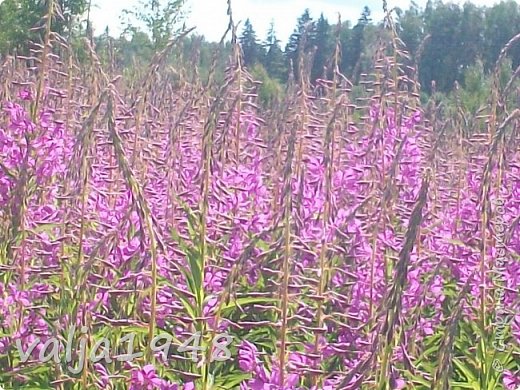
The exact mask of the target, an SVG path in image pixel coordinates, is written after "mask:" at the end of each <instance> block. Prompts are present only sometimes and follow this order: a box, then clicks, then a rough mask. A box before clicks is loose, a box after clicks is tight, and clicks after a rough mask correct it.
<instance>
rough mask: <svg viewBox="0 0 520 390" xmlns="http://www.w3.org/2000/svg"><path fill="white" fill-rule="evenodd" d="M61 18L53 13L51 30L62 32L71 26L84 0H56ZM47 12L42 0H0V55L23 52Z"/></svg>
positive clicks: (37, 33)
mask: <svg viewBox="0 0 520 390" xmlns="http://www.w3.org/2000/svg"><path fill="white" fill-rule="evenodd" d="M56 4H57V6H58V7H59V10H60V13H61V15H62V16H63V17H59V16H58V15H55V17H54V19H53V25H52V29H53V31H54V32H56V33H58V34H62V35H63V34H64V33H65V32H67V31H68V28H69V26H71V27H74V23H73V22H76V21H77V20H76V19H77V18H78V17H80V16H82V15H83V14H84V13H85V11H86V7H87V1H86V0H59V1H57V2H56ZM46 12H47V4H46V1H38V0H4V1H2V2H0V54H5V53H7V52H13V51H15V50H16V51H18V52H24V53H26V52H27V51H28V48H29V42H30V41H38V40H39V39H40V34H41V31H40V30H37V29H35V28H37V27H42V26H43V24H44V21H43V18H44V16H45V14H46Z"/></svg>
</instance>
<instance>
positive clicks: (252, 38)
mask: <svg viewBox="0 0 520 390" xmlns="http://www.w3.org/2000/svg"><path fill="white" fill-rule="evenodd" d="M43 3H44V2H40V1H35V0H5V1H4V2H3V3H2V4H0V53H2V54H3V55H4V56H5V55H6V54H8V53H15V52H18V53H23V52H26V51H27V50H28V45H27V42H28V41H29V40H32V41H35V42H38V29H37V28H36V29H35V28H34V27H35V26H36V27H38V26H42V25H43V24H44V23H45V20H44V19H45V18H44V17H43V15H44V10H45V4H43ZM57 3H58V4H60V5H61V7H62V11H63V12H62V15H63V18H62V20H61V21H60V22H59V23H54V26H55V29H56V33H57V34H62V35H63V39H67V40H68V39H72V40H74V39H77V38H78V37H81V36H83V37H85V36H87V37H90V39H91V42H92V44H93V46H94V47H95V49H96V51H97V52H98V54H99V57H100V58H102V59H103V60H104V61H109V62H111V65H112V67H116V68H118V69H122V68H123V69H128V70H129V71H132V69H133V68H134V70H135V65H137V64H139V63H144V62H148V61H150V60H151V58H152V57H153V54H154V53H155V52H157V51H158V50H160V49H161V46H162V45H164V44H165V42H166V41H167V37H168V36H171V34H172V33H174V30H175V29H176V28H178V29H180V28H181V27H180V24H181V23H182V13H181V10H182V6H183V1H182V0H177V1H170V2H168V4H167V6H166V8H160V7H159V5H160V4H159V3H160V2H159V1H158V0H150V4H149V5H151V7H148V8H146V9H148V11H143V12H134V11H126V15H127V16H134V19H133V20H134V23H133V24H132V23H131V22H129V23H128V25H127V28H126V29H125V33H124V34H122V35H121V36H120V37H112V36H111V34H110V31H108V30H107V31H105V32H104V33H102V34H100V35H97V36H94V34H93V32H92V29H91V28H90V22H89V21H88V17H89V15H88V14H89V13H88V2H87V1H86V0H60V1H58V2H57ZM143 4H144V3H143ZM154 5H155V8H154ZM392 14H393V19H394V26H393V28H394V29H395V32H396V33H397V35H396V36H398V37H399V38H398V39H399V42H398V45H399V47H401V48H402V50H403V51H406V52H407V57H408V58H409V62H410V63H409V64H407V65H409V66H410V67H411V68H414V69H417V70H418V72H419V73H418V80H419V81H420V84H421V86H422V91H423V93H426V94H431V93H432V92H440V93H447V92H449V91H452V90H453V89H454V88H459V87H461V88H477V89H478V88H479V86H478V84H479V83H480V84H482V83H483V78H485V76H486V75H487V74H488V73H489V71H490V70H491V69H492V68H493V66H494V64H495V62H496V60H497V58H498V56H499V54H500V50H501V49H502V48H503V47H504V45H506V44H507V42H508V41H509V40H510V39H511V38H512V37H513V36H514V35H515V34H518V33H520V5H519V4H518V3H517V2H516V1H514V0H508V1H502V2H500V3H498V4H496V5H493V6H487V7H486V6H477V5H475V4H472V3H471V2H467V3H465V4H464V5H462V6H459V5H457V4H453V3H444V2H442V1H435V2H434V1H428V3H427V4H426V6H425V7H424V8H421V7H419V6H418V5H417V4H416V3H414V2H412V3H411V5H410V7H409V8H408V9H406V10H404V9H395V10H394V12H393V13H392ZM42 17H43V19H42ZM85 20H86V22H85ZM129 20H132V19H129ZM136 20H138V21H140V22H141V24H139V25H141V26H145V27H144V28H143V27H140V28H137V27H135V26H136V25H138V23H135V21H136ZM295 22H296V25H295V28H294V32H293V33H292V34H291V36H290V37H289V39H288V43H287V45H285V47H284V46H283V45H282V44H281V40H280V37H279V36H278V35H277V33H276V26H274V25H272V26H271V28H270V30H269V32H268V34H267V36H265V37H259V36H258V34H257V33H256V31H255V27H254V25H253V24H252V23H251V21H250V20H249V19H248V20H246V21H245V22H244V23H242V24H241V25H240V27H239V31H237V34H236V36H237V39H238V40H239V42H240V44H241V48H242V52H243V61H244V65H245V66H246V68H247V69H249V70H250V71H251V73H252V74H253V75H254V76H255V77H256V78H257V79H260V80H261V81H263V82H264V83H267V85H271V86H272V88H280V86H283V85H284V84H285V83H286V82H287V80H288V79H289V78H290V77H295V78H298V75H299V71H298V66H299V63H298V57H299V53H301V51H303V54H304V56H303V57H304V58H305V59H306V60H309V61H312V63H311V65H310V66H311V79H312V80H311V81H313V82H314V81H316V80H317V79H319V78H320V77H322V76H324V72H326V71H329V72H330V71H332V70H331V69H332V67H331V64H330V61H331V58H332V55H333V52H334V49H335V47H336V44H340V45H341V61H340V65H339V66H340V71H341V72H342V73H343V74H344V75H345V76H346V77H348V78H349V79H350V80H352V82H353V83H356V82H358V81H359V78H360V75H362V74H363V73H368V72H370V67H371V66H372V65H371V64H373V63H374V61H373V58H374V56H375V55H376V51H377V50H378V49H379V48H380V47H381V44H380V43H381V41H387V42H389V45H390V44H391V43H392V42H391V41H392V34H391V33H390V29H388V28H386V29H384V28H381V24H382V23H384V22H383V21H380V22H375V21H374V20H372V18H371V10H370V9H369V8H368V7H364V8H362V9H360V16H359V19H358V20H357V21H355V23H352V22H350V21H336V20H335V21H332V20H328V19H327V18H325V17H324V15H323V14H321V15H311V14H310V12H309V10H305V11H304V12H303V13H302V15H301V16H300V17H299V18H298V20H296V21H295ZM225 27H226V26H223V32H224V30H225ZM31 28H32V30H31ZM393 43H394V44H395V42H393ZM77 46H78V47H82V45H80V44H78V45H77ZM218 47H219V45H218V44H217V43H215V42H208V41H207V40H206V39H205V38H204V37H203V36H199V35H197V34H196V33H194V34H191V35H190V36H188V37H187V38H185V39H184V42H183V44H182V45H181V49H179V50H178V51H177V55H176V56H173V57H172V65H175V66H178V67H179V68H184V69H190V68H191V67H192V66H193V61H194V53H197V58H196V61H197V62H198V64H199V71H200V73H202V74H204V73H208V72H209V68H210V66H211V62H212V56H213V53H215V51H216V49H217V48H218ZM231 50H232V45H231V44H230V43H229V42H228V43H224V46H223V49H222V50H221V53H220V55H221V56H222V61H219V63H218V64H219V67H221V68H224V67H225V64H226V63H227V61H226V58H228V57H229V54H230V52H231ZM84 55H86V54H84ZM79 57H81V53H79ZM509 65H510V67H511V69H512V71H515V70H516V69H517V68H518V66H519V65H520V46H518V45H517V46H516V47H514V48H513V49H512V50H511V52H510V58H509ZM218 72H220V74H221V75H222V74H223V73H224V69H218ZM468 84H475V85H473V86H472V85H469V86H468Z"/></svg>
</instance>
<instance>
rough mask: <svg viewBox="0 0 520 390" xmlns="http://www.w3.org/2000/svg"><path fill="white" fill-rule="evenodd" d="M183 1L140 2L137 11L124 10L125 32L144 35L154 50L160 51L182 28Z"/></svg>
mask: <svg viewBox="0 0 520 390" xmlns="http://www.w3.org/2000/svg"><path fill="white" fill-rule="evenodd" d="M184 3H185V0H167V1H166V2H162V1H161V0H146V1H145V0H140V5H139V7H137V9H135V10H134V9H125V10H124V11H123V13H124V15H125V16H126V21H125V24H126V26H125V31H126V32H129V33H131V34H132V35H135V34H136V33H137V32H141V31H142V32H144V33H146V34H147V35H148V36H149V37H150V39H151V41H152V45H153V49H154V50H160V49H162V48H163V47H164V46H165V45H166V43H167V42H168V40H169V39H170V38H171V37H172V35H174V34H175V33H177V32H179V31H180V30H181V29H182V28H181V26H180V23H181V22H182V21H183V20H184V14H183V13H182V6H183V5H184Z"/></svg>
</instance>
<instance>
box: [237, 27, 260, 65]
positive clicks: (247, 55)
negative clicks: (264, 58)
mask: <svg viewBox="0 0 520 390" xmlns="http://www.w3.org/2000/svg"><path fill="white" fill-rule="evenodd" d="M239 40H240V46H241V47H242V52H243V53H244V65H246V66H252V65H254V64H256V63H257V62H258V60H259V57H260V55H261V50H262V47H261V46H260V45H259V44H258V42H257V38H256V33H255V30H254V29H253V25H252V24H251V21H250V20H249V19H247V20H246V22H245V24H244V32H243V33H242V36H241V37H240V39H239Z"/></svg>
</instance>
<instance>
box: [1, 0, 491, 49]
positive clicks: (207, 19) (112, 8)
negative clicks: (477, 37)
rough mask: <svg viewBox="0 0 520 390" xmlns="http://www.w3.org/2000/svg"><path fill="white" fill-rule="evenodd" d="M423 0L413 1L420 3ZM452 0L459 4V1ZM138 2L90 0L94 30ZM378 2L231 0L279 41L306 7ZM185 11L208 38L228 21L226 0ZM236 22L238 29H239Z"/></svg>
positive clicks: (353, 8)
mask: <svg viewBox="0 0 520 390" xmlns="http://www.w3.org/2000/svg"><path fill="white" fill-rule="evenodd" d="M0 1H1V0H0ZM426 1H427V0H416V1H415V2H416V3H417V4H418V5H419V6H420V7H424V5H425V4H426ZM163 2H164V0H163ZM454 2H455V3H459V4H462V2H459V1H454ZM472 2H473V3H474V4H478V5H488V6H489V5H492V4H494V3H495V1H494V0H472ZM139 3H140V2H139V0H120V1H117V0H93V4H94V8H93V10H92V12H91V18H92V23H93V25H94V28H95V29H96V33H98V34H100V33H102V32H103V31H104V29H105V28H106V27H107V26H108V27H109V29H110V31H111V35H113V36H114V35H118V34H119V33H120V32H121V22H120V18H119V16H120V14H121V11H122V10H123V9H125V8H126V9H133V10H135V9H137V7H138V6H139ZM382 4H383V1H382V0H364V1H357V0H232V7H233V19H234V21H235V23H237V22H239V21H241V25H240V26H243V23H244V22H245V20H246V19H247V18H249V19H250V20H251V23H252V25H253V28H254V29H255V31H256V33H257V36H258V38H259V39H260V40H264V39H265V37H266V33H267V31H268V29H269V26H270V23H271V22H274V27H275V31H276V35H277V37H278V39H280V40H281V41H282V43H285V42H287V40H288V38H289V36H290V35H291V33H292V32H293V30H294V28H295V26H296V20H297V18H298V17H299V16H300V15H301V14H302V13H303V11H304V10H305V9H306V8H309V10H310V13H311V16H312V17H313V18H314V19H317V18H319V16H320V14H321V13H322V12H323V14H324V15H325V17H327V18H328V20H329V22H330V23H335V22H336V21H337V20H338V15H339V14H341V18H342V20H350V21H352V22H355V21H357V19H358V18H359V16H360V14H361V11H362V10H363V7H364V6H365V5H367V6H368V7H369V8H370V10H371V11H372V19H373V20H374V21H380V20H382V19H383V9H382V8H383V6H382ZM409 5H410V0H388V7H389V8H393V7H400V8H403V9H406V8H408V7H409ZM185 11H187V13H188V15H187V22H186V24H187V26H188V27H196V31H197V32H198V33H199V34H202V35H204V36H205V37H206V38H207V40H208V41H218V40H220V38H221V37H222V35H223V33H224V32H225V30H226V28H227V25H228V16H227V0H187V2H186V6H185ZM240 26H239V28H238V31H239V33H240V32H241V31H242V28H241V27H240Z"/></svg>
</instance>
